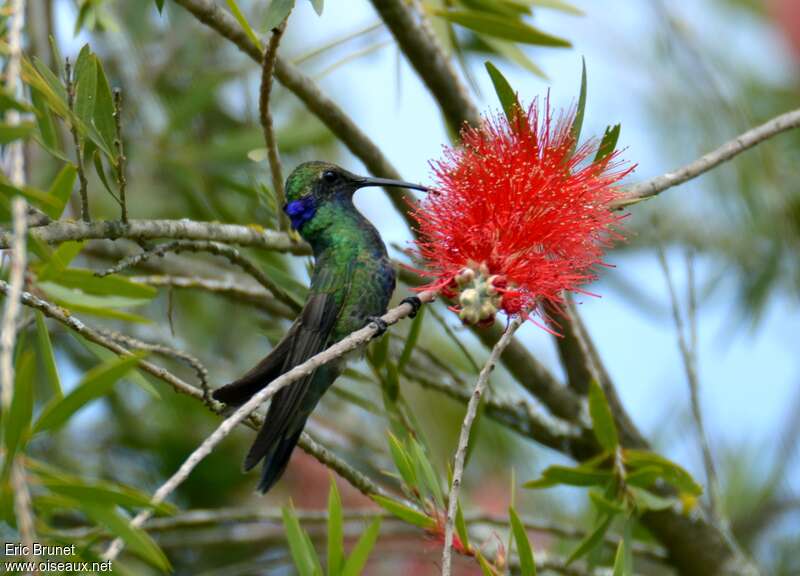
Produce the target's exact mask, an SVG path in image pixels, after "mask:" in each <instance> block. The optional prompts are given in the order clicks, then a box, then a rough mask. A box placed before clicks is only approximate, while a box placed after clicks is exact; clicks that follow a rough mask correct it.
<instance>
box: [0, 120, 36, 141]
mask: <svg viewBox="0 0 800 576" xmlns="http://www.w3.org/2000/svg"><path fill="white" fill-rule="evenodd" d="M34 128H35V124H34V123H33V122H20V123H19V124H0V145H3V144H8V143H9V142H13V141H14V140H20V139H23V138H27V137H28V136H30V135H31V132H33V129H34Z"/></svg>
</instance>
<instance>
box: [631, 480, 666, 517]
mask: <svg viewBox="0 0 800 576" xmlns="http://www.w3.org/2000/svg"><path fill="white" fill-rule="evenodd" d="M627 490H628V493H629V494H630V495H631V496H633V501H634V502H635V503H636V507H637V508H638V509H639V510H640V511H642V512H644V511H645V510H667V509H668V508H672V506H674V505H675V500H672V499H670V498H663V497H661V496H657V495H656V494H653V493H652V492H650V491H649V490H645V489H643V488H637V487H636V486H627Z"/></svg>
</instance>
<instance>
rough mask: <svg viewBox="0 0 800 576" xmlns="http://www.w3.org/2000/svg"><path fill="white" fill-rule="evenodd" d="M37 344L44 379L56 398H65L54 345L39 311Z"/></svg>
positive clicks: (37, 316) (37, 312)
mask: <svg viewBox="0 0 800 576" xmlns="http://www.w3.org/2000/svg"><path fill="white" fill-rule="evenodd" d="M36 344H37V346H36V347H37V350H38V353H39V361H40V365H41V366H43V367H44V377H45V378H46V379H47V384H48V385H49V386H50V387H51V388H52V389H53V396H54V397H55V398H63V397H64V393H63V392H62V391H61V379H60V378H59V376H58V368H57V367H56V357H55V354H54V353H53V344H52V343H51V342H50V334H49V333H48V332H47V325H46V324H45V322H44V314H42V313H41V312H40V311H39V310H37V311H36Z"/></svg>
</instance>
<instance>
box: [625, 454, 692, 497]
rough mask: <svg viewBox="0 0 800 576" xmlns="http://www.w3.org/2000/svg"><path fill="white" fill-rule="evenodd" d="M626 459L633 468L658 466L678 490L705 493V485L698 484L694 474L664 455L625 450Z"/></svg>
mask: <svg viewBox="0 0 800 576" xmlns="http://www.w3.org/2000/svg"><path fill="white" fill-rule="evenodd" d="M623 454H624V459H625V462H626V464H627V465H628V466H629V467H630V468H632V469H638V468H644V467H650V468H658V470H659V471H660V477H661V478H662V479H663V480H664V481H665V482H667V483H669V484H672V485H673V486H675V487H676V488H677V489H678V490H681V491H682V492H686V493H688V494H692V495H693V496H699V495H700V494H702V493H703V487H702V486H700V484H698V483H697V482H696V481H695V479H694V478H692V475H691V474H689V473H688V472H687V471H686V470H685V469H683V468H682V467H680V466H679V465H678V464H676V463H674V462H672V461H670V460H667V459H666V458H664V457H663V456H659V455H658V454H654V453H652V452H647V451H645V450H627V449H626V450H625V452H624V453H623Z"/></svg>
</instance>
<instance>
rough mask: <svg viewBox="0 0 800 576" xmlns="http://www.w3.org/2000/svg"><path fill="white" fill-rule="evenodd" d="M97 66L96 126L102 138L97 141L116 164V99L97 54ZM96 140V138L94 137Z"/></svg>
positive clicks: (95, 59)
mask: <svg viewBox="0 0 800 576" xmlns="http://www.w3.org/2000/svg"><path fill="white" fill-rule="evenodd" d="M92 59H93V60H94V62H95V68H96V73H97V93H96V95H95V103H94V115H93V118H94V126H95V127H96V128H97V132H98V133H99V135H100V138H101V139H102V140H101V141H100V142H95V144H97V147H98V148H100V149H101V150H103V151H104V152H105V153H106V155H107V156H108V157H109V159H111V162H112V163H113V164H114V165H115V166H116V160H115V159H114V154H113V153H112V150H114V139H115V138H116V127H115V124H114V99H113V97H112V95H111V87H110V86H109V84H108V78H106V73H105V72H104V71H103V64H102V63H101V62H100V59H99V58H98V57H97V56H93V57H92ZM93 140H94V139H93Z"/></svg>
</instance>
